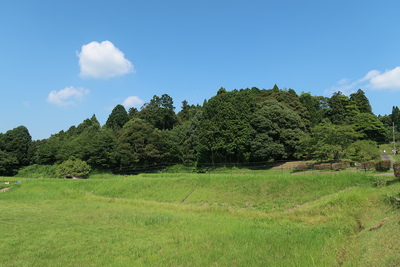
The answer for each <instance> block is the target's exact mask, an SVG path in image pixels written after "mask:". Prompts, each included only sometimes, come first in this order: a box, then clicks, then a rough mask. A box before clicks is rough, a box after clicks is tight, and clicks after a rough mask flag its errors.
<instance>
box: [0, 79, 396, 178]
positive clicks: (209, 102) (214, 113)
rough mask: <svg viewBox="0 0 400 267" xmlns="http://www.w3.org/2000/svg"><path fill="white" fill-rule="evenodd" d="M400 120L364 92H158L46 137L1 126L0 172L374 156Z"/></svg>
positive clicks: (129, 169)
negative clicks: (78, 164) (178, 95)
mask: <svg viewBox="0 0 400 267" xmlns="http://www.w3.org/2000/svg"><path fill="white" fill-rule="evenodd" d="M393 123H394V124H395V126H396V127H400V111H399V108H398V107H397V106H396V107H393V109H392V113H391V114H390V115H384V116H378V117H377V116H376V115H374V114H373V113H372V108H371V105H370V103H369V100H368V98H367V97H366V95H365V93H364V92H363V91H362V90H361V89H359V90H358V91H357V92H355V93H352V94H350V96H346V95H344V94H343V93H342V92H336V93H334V94H333V95H332V96H331V97H323V96H313V95H311V93H304V92H303V93H301V94H299V95H298V94H297V93H296V92H295V91H294V90H293V89H291V88H289V89H283V90H281V89H279V87H278V86H277V85H274V87H273V88H272V89H259V88H256V87H252V88H245V89H240V90H237V89H235V90H232V91H228V90H226V89H225V88H223V87H221V88H220V89H219V90H217V92H216V94H215V95H214V96H213V97H211V98H210V99H206V100H205V101H204V103H203V104H202V105H199V104H196V105H193V104H189V103H188V101H186V100H184V101H182V106H181V109H180V111H179V112H178V113H175V107H174V101H173V99H172V97H171V96H169V95H167V94H163V95H162V96H157V95H154V96H153V98H152V99H150V101H149V102H148V103H146V104H144V105H143V106H142V107H141V108H140V109H136V108H130V109H129V111H128V112H127V111H126V109H125V107H124V106H122V105H120V104H119V105H116V106H115V108H114V109H113V110H112V111H111V113H110V115H109V117H108V119H107V121H106V122H105V124H104V125H101V124H100V122H99V121H98V120H97V118H96V116H95V115H93V116H92V117H91V118H87V119H85V120H83V122H82V123H80V124H78V125H77V126H74V125H72V126H71V127H70V128H69V129H68V130H67V131H60V132H58V133H56V134H53V135H51V136H50V137H49V138H47V139H43V140H35V141H32V138H31V136H30V134H29V131H28V129H27V128H26V127H24V126H19V127H16V128H15V129H12V130H9V131H7V132H6V133H0V156H1V157H0V158H1V160H0V174H1V175H12V174H15V173H16V171H17V170H18V168H20V167H22V166H27V165H30V164H43V165H49V164H50V165H51V164H63V163H64V162H67V161H70V160H71V157H73V158H74V159H76V160H81V161H83V162H85V163H86V164H88V165H89V166H90V167H91V168H92V169H102V170H111V171H113V172H119V173H123V172H139V171H143V170H146V169H153V170H154V169H157V168H163V167H165V166H167V165H170V164H193V165H197V166H201V165H207V166H213V165H214V166H215V165H216V164H238V163H245V162H269V161H274V160H285V159H295V158H308V159H311V158H312V159H318V160H335V161H339V160H341V159H342V158H344V157H349V158H352V159H360V160H361V159H368V158H369V156H368V155H372V152H371V151H372V148H373V147H374V146H376V144H380V143H385V142H388V141H390V140H391V139H392V136H391V127H392V125H393Z"/></svg>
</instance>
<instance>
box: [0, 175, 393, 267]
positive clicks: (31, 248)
mask: <svg viewBox="0 0 400 267" xmlns="http://www.w3.org/2000/svg"><path fill="white" fill-rule="evenodd" d="M5 179H6V178H5ZM379 179H387V180H389V183H387V185H386V186H379V187H376V186H374V184H375V180H376V179H375V178H374V177H372V176H368V175H367V174H364V173H347V174H346V173H344V174H340V173H337V174H312V175H309V174H308V175H307V174H299V175H290V174H288V173H282V174H276V173H274V174H270V173H268V172H264V173H263V174H261V173H258V174H257V175H251V174H248V173H246V174H241V173H237V174H234V173H229V174H224V173H221V174H215V175H209V174H163V175H156V174H153V175H150V174H147V175H139V176H129V177H115V178H113V179H88V180H63V179H26V180H24V181H22V182H21V183H18V184H15V183H14V184H12V185H13V188H12V189H10V190H8V191H7V192H4V193H0V207H1V214H0V225H1V226H2V231H1V232H2V237H1V242H0V252H1V257H0V266H398V265H399V264H400V256H399V255H400V254H399V252H400V249H399V248H398V246H397V241H398V240H397V239H398V238H397V237H398V236H399V233H400V231H399V229H398V228H399V221H400V217H399V216H398V210H397V207H396V205H395V204H393V203H392V202H391V201H390V198H389V197H388V196H399V192H400V185H399V184H398V182H397V181H391V180H392V179H393V177H387V178H379ZM382 184H385V183H382V181H380V183H379V185H382ZM384 218H389V219H388V220H387V221H386V222H385V223H384V224H383V225H382V226H381V227H380V228H377V229H376V230H373V231H369V229H370V228H371V227H374V226H376V225H377V224H378V223H379V222H381V221H382V219H384Z"/></svg>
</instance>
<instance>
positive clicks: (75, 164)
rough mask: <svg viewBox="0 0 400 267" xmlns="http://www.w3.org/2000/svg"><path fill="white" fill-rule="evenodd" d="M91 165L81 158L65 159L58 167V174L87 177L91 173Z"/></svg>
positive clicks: (60, 175)
mask: <svg viewBox="0 0 400 267" xmlns="http://www.w3.org/2000/svg"><path fill="white" fill-rule="evenodd" d="M90 170H91V168H90V166H89V164H87V163H86V162H85V161H83V160H80V159H73V158H71V159H69V160H67V161H64V162H63V163H61V164H60V165H58V166H57V168H56V175H57V176H58V177H63V176H64V175H72V176H75V177H81V178H87V177H88V176H89V173H90Z"/></svg>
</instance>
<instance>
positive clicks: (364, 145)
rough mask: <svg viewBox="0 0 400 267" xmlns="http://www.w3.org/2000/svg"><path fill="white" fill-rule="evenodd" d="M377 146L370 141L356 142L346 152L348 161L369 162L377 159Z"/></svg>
mask: <svg viewBox="0 0 400 267" xmlns="http://www.w3.org/2000/svg"><path fill="white" fill-rule="evenodd" d="M377 148H378V146H377V144H376V143H375V142H374V141H371V140H357V141H355V142H354V143H352V144H351V145H350V146H349V147H348V148H347V151H346V154H347V155H348V156H349V158H350V159H352V160H354V161H369V160H373V159H376V158H378V157H379V154H380V153H379V150H378V149H377Z"/></svg>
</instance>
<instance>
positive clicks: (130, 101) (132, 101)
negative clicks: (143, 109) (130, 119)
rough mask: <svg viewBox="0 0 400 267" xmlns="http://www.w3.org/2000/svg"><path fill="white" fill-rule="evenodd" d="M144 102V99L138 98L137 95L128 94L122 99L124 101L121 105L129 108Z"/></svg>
mask: <svg viewBox="0 0 400 267" xmlns="http://www.w3.org/2000/svg"><path fill="white" fill-rule="evenodd" d="M143 103H144V101H143V100H142V99H140V98H139V97H137V96H128V97H127V98H126V99H125V100H124V102H123V103H122V105H123V106H124V107H125V108H130V107H135V106H136V107H137V106H139V105H141V104H143Z"/></svg>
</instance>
